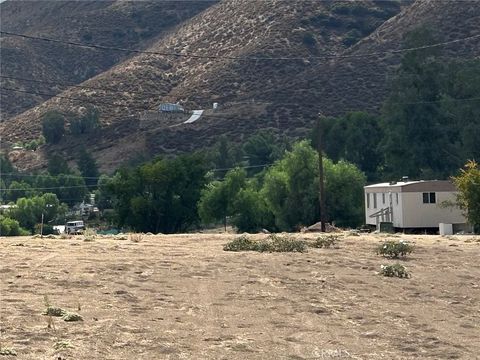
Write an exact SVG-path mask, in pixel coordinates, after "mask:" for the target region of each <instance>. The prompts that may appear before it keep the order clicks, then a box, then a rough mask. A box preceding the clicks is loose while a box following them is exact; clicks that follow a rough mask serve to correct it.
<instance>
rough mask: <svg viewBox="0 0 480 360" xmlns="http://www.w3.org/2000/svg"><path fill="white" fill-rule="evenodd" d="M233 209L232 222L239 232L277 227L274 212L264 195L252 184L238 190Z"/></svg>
mask: <svg viewBox="0 0 480 360" xmlns="http://www.w3.org/2000/svg"><path fill="white" fill-rule="evenodd" d="M233 209H234V211H233V216H232V224H233V225H234V226H235V227H236V228H237V229H238V231H239V232H257V231H259V230H261V229H262V228H266V229H274V227H275V226H274V219H273V214H272V213H271V211H270V210H269V209H268V206H267V203H266V202H265V199H264V197H263V196H262V194H261V193H260V192H259V191H257V190H255V189H254V188H253V187H252V185H251V184H249V185H248V186H247V188H245V189H241V190H240V191H239V192H238V194H237V196H236V198H235V201H234V203H233Z"/></svg>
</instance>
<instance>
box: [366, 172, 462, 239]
mask: <svg viewBox="0 0 480 360" xmlns="http://www.w3.org/2000/svg"><path fill="white" fill-rule="evenodd" d="M364 189H365V223H366V224H368V225H375V226H377V227H378V226H379V224H380V222H391V223H393V227H394V228H396V229H438V228H439V226H440V223H442V224H452V228H453V231H460V230H465V229H468V226H467V225H466V223H467V220H466V218H465V216H463V214H462V212H461V210H460V209H459V208H458V207H454V206H445V204H446V203H447V202H450V203H454V202H455V198H456V194H457V189H456V188H455V186H454V185H453V184H452V183H451V182H450V181H441V180H430V181H424V180H421V181H408V179H405V181H400V182H391V183H381V184H374V185H369V186H365V188H364Z"/></svg>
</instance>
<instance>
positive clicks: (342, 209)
mask: <svg viewBox="0 0 480 360" xmlns="http://www.w3.org/2000/svg"><path fill="white" fill-rule="evenodd" d="M324 170H325V183H326V184H325V192H326V203H327V210H328V218H329V219H330V220H331V221H334V222H335V223H336V224H338V225H341V226H356V225H359V224H360V223H361V222H362V214H363V212H362V211H363V186H364V184H365V175H364V174H363V173H362V172H361V171H360V170H359V169H358V168H357V167H356V166H355V165H353V164H351V163H348V162H346V161H340V162H338V163H336V164H335V163H333V162H332V161H331V160H329V159H324ZM318 177H319V175H318V155H317V153H316V151H315V150H314V149H313V148H312V147H311V146H310V144H309V143H308V142H307V141H301V142H299V143H296V144H294V146H293V149H292V151H290V152H287V153H286V154H285V156H284V158H283V159H281V160H279V161H278V162H277V163H276V164H275V165H274V166H273V167H271V168H270V169H269V170H268V171H267V173H266V175H265V180H264V184H263V188H262V194H263V196H264V197H265V201H266V203H267V205H268V207H269V209H270V210H271V212H272V213H273V215H274V218H275V225H276V227H277V228H278V229H279V230H287V231H290V230H294V229H295V228H297V227H298V226H300V225H309V224H312V223H314V222H315V221H317V220H318V217H319V206H318V188H319V186H318V184H319V180H318Z"/></svg>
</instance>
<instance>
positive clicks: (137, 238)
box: [128, 233, 143, 243]
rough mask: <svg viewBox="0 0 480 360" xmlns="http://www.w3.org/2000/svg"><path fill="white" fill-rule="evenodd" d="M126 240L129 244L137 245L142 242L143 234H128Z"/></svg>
mask: <svg viewBox="0 0 480 360" xmlns="http://www.w3.org/2000/svg"><path fill="white" fill-rule="evenodd" d="M128 239H129V240H130V241H131V242H134V243H139V242H140V241H142V240H143V234H141V233H133V234H129V235H128Z"/></svg>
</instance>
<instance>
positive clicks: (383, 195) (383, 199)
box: [382, 193, 385, 205]
mask: <svg viewBox="0 0 480 360" xmlns="http://www.w3.org/2000/svg"><path fill="white" fill-rule="evenodd" d="M382 203H383V204H384V205H385V193H382Z"/></svg>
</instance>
